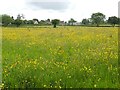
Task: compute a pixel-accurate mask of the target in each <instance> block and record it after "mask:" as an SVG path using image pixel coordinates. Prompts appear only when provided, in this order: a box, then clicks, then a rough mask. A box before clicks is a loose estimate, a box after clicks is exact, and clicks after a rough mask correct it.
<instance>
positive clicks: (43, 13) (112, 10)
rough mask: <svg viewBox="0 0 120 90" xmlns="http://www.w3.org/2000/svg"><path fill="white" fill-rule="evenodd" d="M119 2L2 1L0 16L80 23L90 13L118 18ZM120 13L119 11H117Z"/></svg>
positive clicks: (104, 0) (108, 0)
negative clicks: (72, 19) (22, 16)
mask: <svg viewBox="0 0 120 90" xmlns="http://www.w3.org/2000/svg"><path fill="white" fill-rule="evenodd" d="M118 2H119V0H2V1H1V3H0V6H1V8H0V14H8V15H10V16H14V17H15V18H16V17H17V15H18V14H24V16H25V19H33V18H37V19H39V20H45V19H48V18H50V19H55V18H57V19H60V20H65V21H68V20H69V19H70V18H74V19H75V20H76V21H78V22H80V21H81V20H82V19H83V18H90V17H91V15H92V13H96V12H101V13H103V14H105V15H106V17H110V16H118ZM119 12H120V11H119Z"/></svg>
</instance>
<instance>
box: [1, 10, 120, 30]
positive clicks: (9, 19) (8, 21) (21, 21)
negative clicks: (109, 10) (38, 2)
mask: <svg viewBox="0 0 120 90" xmlns="http://www.w3.org/2000/svg"><path fill="white" fill-rule="evenodd" d="M0 20H2V22H1V25H2V26H5V27H7V26H10V25H15V26H16V27H19V26H20V25H53V27H54V28H56V26H57V25H66V26H67V25H71V26H73V25H83V26H92V25H94V26H97V27H99V26H100V25H101V24H105V25H107V24H111V26H113V27H115V25H116V24H119V23H120V18H118V17H116V16H111V17H109V18H108V19H107V20H106V16H105V15H104V14H103V13H100V12H97V13H93V14H92V15H91V18H88V19H86V18H85V19H83V20H82V21H81V23H79V24H77V23H78V22H77V21H76V20H74V19H73V18H71V19H70V20H69V21H60V20H59V19H53V20H50V19H47V20H41V21H39V20H38V19H35V18H34V19H33V20H25V18H24V15H23V14H22V15H20V14H19V15H18V16H17V19H14V17H13V16H10V15H7V14H3V15H0Z"/></svg>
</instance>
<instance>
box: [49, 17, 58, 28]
mask: <svg viewBox="0 0 120 90" xmlns="http://www.w3.org/2000/svg"><path fill="white" fill-rule="evenodd" d="M51 22H52V24H53V27H54V28H56V26H57V25H58V24H59V22H60V20H59V19H54V20H52V21H51Z"/></svg>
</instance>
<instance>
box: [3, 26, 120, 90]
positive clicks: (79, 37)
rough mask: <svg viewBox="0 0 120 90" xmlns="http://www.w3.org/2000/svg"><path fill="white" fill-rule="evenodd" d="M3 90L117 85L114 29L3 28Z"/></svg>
mask: <svg viewBox="0 0 120 90" xmlns="http://www.w3.org/2000/svg"><path fill="white" fill-rule="evenodd" d="M2 69H3V71H2V85H1V87H2V88H117V87H118V86H119V83H118V28H113V27H99V28H97V27H79V26H76V27H58V28H52V27H48V28H2Z"/></svg>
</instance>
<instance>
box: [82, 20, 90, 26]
mask: <svg viewBox="0 0 120 90" xmlns="http://www.w3.org/2000/svg"><path fill="white" fill-rule="evenodd" d="M89 23H90V21H89V19H83V20H82V24H84V25H88V24H89Z"/></svg>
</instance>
